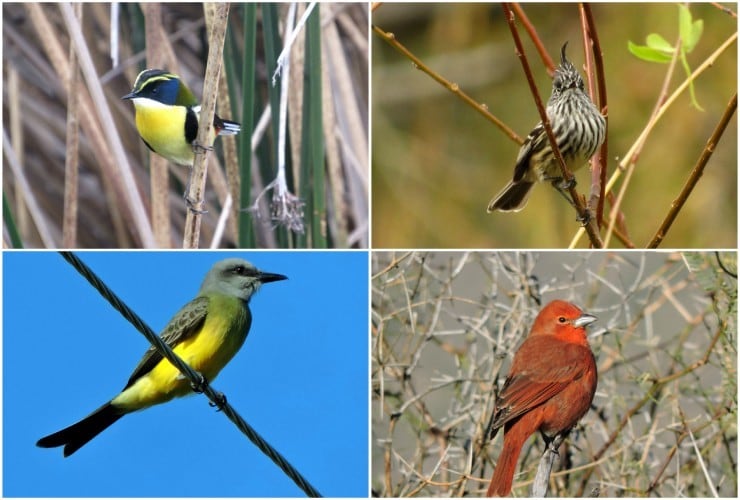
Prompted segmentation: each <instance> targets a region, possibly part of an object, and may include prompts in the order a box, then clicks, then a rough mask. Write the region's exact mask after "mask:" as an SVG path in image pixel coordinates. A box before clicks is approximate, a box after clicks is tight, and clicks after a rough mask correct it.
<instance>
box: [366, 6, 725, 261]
mask: <svg viewBox="0 0 740 500" xmlns="http://www.w3.org/2000/svg"><path fill="white" fill-rule="evenodd" d="M522 8H523V10H524V12H525V13H526V14H527V15H528V16H529V18H530V21H531V22H532V24H533V25H534V27H535V29H536V30H537V33H538V34H539V36H540V37H541V39H542V40H543V42H544V45H545V48H546V49H547V50H548V53H549V54H550V57H551V58H553V59H554V60H555V61H558V59H559V50H560V47H561V45H562V44H563V43H564V42H565V41H568V42H569V45H568V57H569V59H570V60H571V61H572V62H573V63H574V64H575V65H576V67H577V68H578V69H579V70H580V71H581V74H582V75H584V73H583V64H584V53H583V41H582V40H583V37H582V35H581V25H580V17H579V11H578V7H577V5H576V4H559V3H555V4H522ZM730 8H731V9H735V8H736V5H735V4H730ZM591 9H592V12H593V16H594V20H595V24H596V29H597V30H598V37H599V40H600V43H601V47H602V51H603V56H604V64H605V73H606V86H607V96H608V116H609V130H608V144H609V150H608V151H609V153H608V164H607V165H608V167H607V168H608V176H607V178H609V177H610V176H611V174H612V173H613V172H614V170H615V167H616V165H617V163H618V161H621V160H622V159H623V155H624V154H625V153H626V152H627V151H628V149H629V148H630V147H631V146H632V144H633V143H634V142H635V140H636V139H637V137H638V136H639V134H640V133H641V132H642V131H643V129H644V127H645V125H646V123H647V120H648V118H649V117H650V115H651V113H652V111H653V108H654V107H655V104H656V101H657V100H658V98H659V96H660V91H661V88H662V86H663V81H664V78H665V75H666V71H667V69H668V65H666V64H656V63H647V62H645V61H642V60H638V59H637V58H636V57H634V56H633V55H631V54H630V53H629V52H628V51H627V42H628V41H632V42H634V43H636V44H639V45H644V44H645V37H646V36H647V35H648V34H650V33H658V34H661V35H662V36H663V37H664V38H665V39H666V40H668V41H669V42H670V43H672V44H674V43H676V40H677V38H678V7H677V6H676V5H675V4H649V3H647V4H646V3H634V4H604V3H599V4H593V5H591ZM690 10H691V13H692V15H693V18H694V19H702V20H703V23H704V30H703V35H702V37H701V39H700V41H699V43H698V45H697V46H696V48H695V49H694V51H693V52H692V53H690V54H688V56H687V58H688V64H689V66H690V68H691V69H692V70H694V69H696V68H697V67H698V66H699V65H701V64H702V63H703V62H704V61H705V60H706V58H707V57H708V56H709V55H710V54H712V53H713V52H714V51H715V50H717V48H718V47H719V46H720V45H721V44H722V43H723V42H725V41H726V40H727V39H728V38H729V37H731V36H732V35H733V34H735V33H736V31H737V19H736V17H735V16H734V15H729V14H728V13H726V12H724V11H723V10H721V9H720V8H719V7H718V6H717V5H716V4H714V5H711V4H693V3H692V4H690ZM372 22H373V24H374V25H375V26H377V27H379V28H381V29H382V30H384V31H386V32H392V33H393V34H394V35H395V37H396V39H397V40H398V41H399V42H401V43H402V44H403V45H405V46H406V47H407V48H408V49H409V50H411V52H412V53H414V54H415V55H416V56H418V57H419V58H421V60H422V61H423V62H424V63H425V64H426V65H427V66H429V67H430V68H431V69H433V70H434V71H436V72H438V73H439V74H441V75H442V76H443V77H445V78H446V79H448V80H449V81H451V82H455V83H457V84H458V85H459V86H460V89H461V90H462V91H464V92H466V93H467V94H468V95H470V96H471V97H472V98H473V99H474V100H476V101H477V102H479V103H484V104H486V105H487V106H488V108H489V110H490V112H491V113H492V114H493V115H495V116H497V117H498V118H499V119H501V120H503V122H504V123H506V124H507V125H508V126H510V127H511V128H512V129H513V130H514V131H515V132H516V133H518V134H519V135H520V136H521V137H522V138H524V137H526V136H527V134H528V133H529V131H530V130H531V129H532V128H533V127H534V125H535V124H536V123H537V122H538V121H539V115H538V114H537V109H536V107H535V105H534V101H533V99H532V96H531V93H530V90H529V86H528V85H527V82H526V79H525V77H524V73H523V70H522V67H521V64H520V62H519V59H518V58H517V57H516V56H515V53H514V44H513V41H512V38H511V33H510V31H509V28H508V26H507V24H506V22H505V20H504V17H503V13H502V10H501V7H500V5H498V4H484V3H478V4H463V3H455V4H396V3H385V4H382V5H380V6H379V7H378V8H376V9H375V10H374V11H373V14H372ZM519 32H520V36H521V38H522V39H523V43H524V48H525V52H526V53H527V55H528V60H529V63H530V66H531V68H532V71H533V74H534V77H535V79H536V82H537V86H538V89H539V92H540V95H541V97H542V99H543V101H546V100H547V99H548V98H549V96H550V93H551V80H550V78H549V77H548V75H547V71H546V69H545V67H544V66H543V64H542V62H541V60H540V58H539V57H538V55H537V54H536V52H535V50H534V46H533V44H532V43H531V41H530V40H529V38H528V37H527V35H526V33H524V30H523V28H522V27H521V25H519ZM371 40H372V45H373V51H372V66H373V69H372V96H373V98H372V118H373V121H372V124H373V129H372V138H373V141H372V163H373V177H372V181H373V203H372V207H373V208H372V210H373V213H372V221H373V233H372V235H373V247H377V248H419V247H422V248H450V247H452V248H455V247H456V248H469V247H473V248H477V247H487V248H488V247H496V248H501V247H504V248H518V247H525V248H526V247H537V248H552V247H564V246H566V245H568V244H569V242H570V240H571V238H572V237H573V235H574V233H575V231H576V229H577V228H578V223H577V222H576V221H575V211H574V210H573V209H572V208H571V207H570V206H569V205H568V204H567V203H566V202H565V201H564V200H563V199H562V197H561V196H560V195H559V194H558V193H557V192H556V191H555V190H554V189H552V188H551V187H550V186H548V185H539V186H536V187H535V189H534V192H533V194H532V197H531V198H530V201H529V204H528V205H527V207H526V208H525V209H524V210H523V211H522V212H519V213H494V214H487V213H486V206H487V204H488V202H489V201H490V200H491V198H492V197H493V196H494V195H495V194H497V193H498V192H499V190H501V188H502V187H503V186H504V185H505V184H506V183H507V182H508V181H509V180H510V179H511V176H512V172H513V167H514V162H515V159H516V156H517V153H518V151H519V145H518V144H517V143H515V142H514V141H512V140H511V139H510V138H508V137H507V136H505V135H504V134H503V133H502V132H501V131H500V130H499V129H498V128H496V127H495V126H494V125H493V124H491V123H490V122H489V121H487V120H486V119H485V118H483V117H482V115H480V114H479V113H478V112H476V111H475V110H474V109H473V108H471V107H470V106H468V105H466V104H465V103H464V102H463V101H462V100H460V99H459V98H457V97H456V96H455V95H453V94H452V93H450V92H449V91H447V90H446V89H444V88H443V87H442V86H441V85H439V84H437V83H436V82H434V81H433V80H432V79H431V78H430V77H429V76H427V75H426V74H424V73H422V72H421V71H418V70H417V69H415V68H414V66H413V64H412V63H411V62H410V61H409V60H408V59H407V58H405V57H403V56H402V55H401V54H400V53H399V52H397V51H396V50H395V49H394V48H392V47H391V46H390V45H388V44H387V43H386V42H385V41H384V40H383V39H382V38H381V37H379V36H378V35H377V34H375V33H373V34H372V36H371ZM685 79H686V73H685V72H684V70H683V69H682V67H681V65H680V64H678V65H677V66H676V69H675V72H674V74H673V78H672V79H671V81H670V83H669V84H668V93H669V94H670V93H672V92H673V90H675V89H676V88H677V87H678V85H680V83H682V82H683V81H684V80H685ZM736 92H737V44H736V43H732V44H731V45H730V46H729V49H727V50H726V51H724V52H723V53H722V54H721V55H720V56H719V58H718V59H717V60H716V62H715V64H714V65H713V66H712V67H711V69H710V70H709V71H706V72H704V73H703V74H702V75H700V76H699V78H698V79H697V80H696V81H695V93H696V99H697V101H698V102H699V104H700V105H701V106H702V107H703V108H704V111H698V110H697V109H696V108H694V107H692V106H691V103H690V98H689V93H688V91H686V92H684V93H683V94H682V95H681V96H680V97H679V99H678V101H677V102H676V103H675V104H674V105H673V106H672V107H671V108H670V109H669V110H668V112H667V113H666V114H665V116H664V117H663V118H662V120H661V121H660V122H659V123H658V124H657V126H656V127H655V129H654V130H653V131H652V133H651V134H650V135H649V137H648V140H647V143H646V144H645V147H644V149H643V152H642V154H641V155H640V157H639V158H638V160H637V166H636V170H635V173H634V176H633V177H632V180H631V182H630V184H629V186H628V188H627V190H626V197H625V199H624V202H623V204H622V210H623V212H624V217H625V225H626V227H627V229H628V232H629V237H630V238H631V240H632V241H633V243H634V244H635V246H637V247H640V246H643V247H644V246H645V245H646V244H647V242H648V241H649V240H650V238H651V237H652V236H653V234H654V233H655V231H656V230H657V229H658V227H659V225H660V222H661V221H662V220H663V218H664V216H665V214H666V213H667V211H668V209H669V208H670V205H671V203H672V202H673V200H674V199H675V198H676V197H677V195H678V193H679V191H680V189H681V187H682V186H683V184H684V182H685V181H686V179H687V177H688V175H689V173H690V171H691V169H692V167H693V166H694V164H695V163H696V161H697V159H698V158H699V156H700V154H701V152H702V150H703V148H704V146H705V144H706V142H707V140H708V138H709V137H710V135H711V134H712V131H713V130H714V128H715V127H716V126H717V123H718V122H719V120H720V117H721V116H722V114H723V112H724V110H725V109H726V107H727V105H728V103H729V101H730V99H731V97H732V96H733V94H736ZM576 178H577V180H578V191H579V192H580V193H581V194H588V189H589V185H590V177H589V172H587V170H586V168H584V169H582V170H580V171H578V172H577V173H576ZM623 179H624V177H622V178H621V179H620V180H619V182H618V183H617V189H619V188H620V187H621V185H622V182H623ZM606 207H607V209H608V207H609V205H608V204H607V205H606ZM605 213H606V211H605ZM736 242H737V118H736V115H735V116H733V117H732V119H731V122H730V124H729V126H728V128H727V130H726V131H725V133H724V135H723V137H722V139H721V140H720V142H719V144H718V145H717V147H716V149H715V152H714V155H713V156H712V158H711V159H710V161H709V163H708V165H707V168H706V171H705V173H704V176H703V177H702V178H701V179H700V181H699V183H698V185H697V187H696V189H695V190H694V192H693V193H692V194H691V196H690V198H689V200H688V203H687V204H686V206H685V207H684V208H683V210H682V211H681V212H680V214H679V215H678V218H677V219H676V221H675V223H674V225H673V227H672V228H671V230H670V232H669V233H668V235H667V237H666V238H665V241H664V242H663V246H664V247H669V248H675V247H690V248H693V247H699V248H734V247H735V245H736ZM587 245H588V241H587V239H585V238H584V239H581V241H580V243H579V246H581V247H585V246H587ZM611 245H612V246H617V247H620V246H622V244H621V243H620V242H619V241H616V240H612V244H611Z"/></svg>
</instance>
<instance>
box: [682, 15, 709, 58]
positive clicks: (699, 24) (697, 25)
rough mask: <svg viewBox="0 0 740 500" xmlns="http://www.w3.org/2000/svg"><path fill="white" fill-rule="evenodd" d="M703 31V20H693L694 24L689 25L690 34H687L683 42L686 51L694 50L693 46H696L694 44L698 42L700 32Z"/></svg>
mask: <svg viewBox="0 0 740 500" xmlns="http://www.w3.org/2000/svg"><path fill="white" fill-rule="evenodd" d="M703 32H704V20H703V19H697V20H696V21H694V24H692V25H691V34H690V35H689V38H688V39H687V40H686V42H685V43H684V46H685V48H686V52H687V53H690V52H691V51H692V50H694V47H696V44H698V43H699V39H700V38H701V34H702V33H703Z"/></svg>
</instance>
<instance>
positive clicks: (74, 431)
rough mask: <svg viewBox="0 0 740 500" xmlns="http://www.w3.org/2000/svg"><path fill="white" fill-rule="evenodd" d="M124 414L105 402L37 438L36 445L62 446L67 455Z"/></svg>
mask: <svg viewBox="0 0 740 500" xmlns="http://www.w3.org/2000/svg"><path fill="white" fill-rule="evenodd" d="M124 415H125V413H123V412H121V410H119V409H117V408H116V407H115V406H113V405H112V404H110V402H108V403H105V404H104V405H103V406H101V407H100V408H98V409H97V410H95V411H94V412H92V413H91V414H90V415H88V416H87V417H85V418H83V419H82V420H80V421H79V422H77V423H74V424H72V425H70V426H69V427H66V428H64V429H62V430H61V431H58V432H55V433H54V434H49V435H48V436H46V437H42V438H41V439H39V440H38V442H37V443H36V446H40V447H41V448H56V447H57V446H64V456H65V457H68V456H70V455H71V454H72V453H74V452H75V451H77V450H79V449H80V448H82V447H83V446H84V445H85V444H87V442H88V441H90V440H91V439H92V438H94V437H95V436H97V435H98V434H100V433H101V432H103V431H104V430H105V429H107V428H108V427H110V426H111V425H112V424H113V423H114V422H116V421H117V420H118V419H119V418H121V417H122V416H124Z"/></svg>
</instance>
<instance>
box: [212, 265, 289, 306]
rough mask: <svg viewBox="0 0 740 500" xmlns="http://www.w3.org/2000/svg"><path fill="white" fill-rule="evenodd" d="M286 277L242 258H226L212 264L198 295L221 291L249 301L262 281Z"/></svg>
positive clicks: (267, 281) (278, 279)
mask: <svg viewBox="0 0 740 500" xmlns="http://www.w3.org/2000/svg"><path fill="white" fill-rule="evenodd" d="M286 279H288V277H287V276H283V275H282V274H274V273H265V272H262V271H260V270H259V269H257V268H256V267H254V266H253V265H252V264H250V263H249V262H247V261H246V260H243V259H238V258H233V259H226V260H222V261H220V262H217V263H216V264H214V266H213V267H212V268H211V270H210V271H208V274H206V277H205V279H204V280H203V284H202V285H201V287H200V295H204V294H207V293H222V294H224V295H230V296H232V297H237V298H240V299H241V300H243V301H245V302H249V299H250V298H251V297H252V295H253V294H254V293H255V292H256V291H257V290H259V288H260V286H261V285H262V283H270V282H272V281H280V280H286Z"/></svg>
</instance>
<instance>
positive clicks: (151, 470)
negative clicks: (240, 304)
mask: <svg viewBox="0 0 740 500" xmlns="http://www.w3.org/2000/svg"><path fill="white" fill-rule="evenodd" d="M77 255H79V256H80V257H81V259H82V260H83V261H84V262H85V263H86V264H87V265H88V266H90V267H91V268H92V269H93V271H94V272H95V273H97V274H98V276H99V277H100V278H102V279H103V280H104V281H105V282H106V284H107V285H108V286H109V287H111V288H112V289H113V291H114V292H115V293H117V294H118V295H119V297H120V298H122V299H123V300H124V301H125V302H126V303H127V304H128V305H129V306H130V307H131V308H132V309H133V310H134V311H136V312H137V313H138V314H139V315H140V316H141V317H142V318H143V319H144V321H145V322H147V323H148V324H149V326H151V327H152V328H153V329H154V330H155V331H157V332H159V331H161V329H162V328H163V327H164V325H165V324H166V323H167V321H168V320H169V319H170V318H171V317H172V315H173V314H174V313H175V312H177V310H178V309H179V308H180V307H182V306H183V305H184V304H185V303H187V302H188V301H189V300H191V299H192V298H193V297H195V295H196V294H197V291H198V288H199V287H200V284H201V281H202V279H203V277H204V276H205V274H206V272H207V271H208V270H209V269H210V268H211V266H212V265H213V264H214V263H215V262H217V261H218V260H221V259H224V258H228V257H234V256H237V257H242V258H245V259H246V260H248V261H250V262H252V263H253V264H255V265H256V266H257V267H258V268H259V269H260V270H263V271H268V272H275V273H281V274H285V275H287V276H288V278H289V279H288V280H287V281H280V282H275V283H267V284H265V285H264V286H263V287H262V289H261V290H260V291H259V292H258V293H257V295H256V296H255V297H253V298H252V301H251V306H250V307H251V310H252V315H253V322H252V328H251V330H250V333H249V337H248V338H247V340H246V342H245V344H244V347H243V348H242V350H241V351H240V352H239V353H238V354H237V355H236V357H235V358H234V359H233V360H232V361H231V363H230V364H229V365H228V366H227V367H226V368H224V370H223V371H222V372H221V374H220V375H219V376H218V378H217V379H216V380H215V381H214V382H213V384H212V385H213V387H214V388H215V389H216V390H217V391H221V392H223V393H224V394H225V395H226V396H227V399H228V401H229V403H230V404H231V405H232V406H234V408H235V409H236V410H237V412H239V413H240V414H241V416H242V417H243V418H244V419H245V420H246V421H247V422H248V423H250V424H251V425H252V426H253V427H254V428H255V429H256V430H257V432H259V433H260V434H261V436H262V437H263V438H264V439H265V440H266V441H267V442H269V443H270V444H271V445H272V446H273V447H275V448H276V449H277V450H278V451H279V452H280V453H282V454H283V456H284V457H285V458H286V459H287V460H288V461H289V462H290V463H291V464H292V465H293V466H294V467H296V468H297V469H298V470H299V471H300V472H301V473H302V474H303V475H304V476H305V477H306V478H307V479H308V481H309V482H310V483H311V484H312V485H313V486H314V487H315V488H316V489H318V491H319V492H320V493H321V494H322V495H324V496H334V497H336V496H342V497H348V496H349V497H351V496H362V497H364V496H367V494H368V491H367V484H368V482H367V481H368V480H367V474H368V450H367V446H368V408H367V405H368V387H369V384H368V352H367V349H368V335H369V333H368V325H369V321H368V297H367V292H368V282H367V281H368V268H367V264H368V258H367V253H365V252H305V251H304V252H236V251H235V252H204V251H198V252H183V251H178V252H79V253H78V254H77ZM3 314H4V315H3V452H4V454H3V496H39V497H43V496H104V497H110V496H124V497H136V496H147V497H173V496H190V497H192V496H201V497H203V496H205V497H220V496H240V497H300V496H304V495H303V493H302V492H301V491H300V490H299V489H298V487H297V486H295V485H294V484H293V482H292V481H291V480H290V479H289V478H287V477H286V476H285V475H284V474H283V473H282V471H280V469H279V468H278V467H277V466H276V465H275V464H273V463H272V462H271V461H270V460H269V459H268V458H267V457H265V456H264V455H263V454H262V453H261V452H260V451H259V450H257V448H256V447H255V446H254V445H253V444H252V443H251V442H250V441H248V440H247V439H246V438H245V437H244V436H243V435H242V434H241V433H240V432H239V431H238V430H237V429H236V428H235V427H234V426H233V424H232V423H231V422H230V421H229V420H228V419H227V418H226V417H224V416H223V415H221V414H220V413H217V412H216V411H215V409H213V408H211V407H209V405H208V400H207V398H206V397H205V396H202V395H194V396H189V397H185V398H180V399H177V400H174V401H172V402H169V403H167V404H164V405H159V406H155V407H152V408H149V409H147V410H144V411H141V412H137V413H133V414H130V415H126V416H125V417H124V418H122V419H121V420H119V421H118V422H116V423H115V424H113V425H112V426H111V427H110V428H108V429H107V430H105V431H103V433H102V434H100V435H99V436H98V437H96V438H95V439H93V440H92V441H91V442H90V443H88V444H87V445H85V446H84V447H83V448H81V449H80V450H79V451H77V452H76V453H75V454H74V455H72V456H71V457H68V458H63V457H62V450H61V448H54V449H42V448H37V447H36V446H35V443H36V441H37V440H38V439H39V438H41V437H42V436H45V435H47V434H50V433H52V432H55V431H57V430H59V429H61V428H63V427H66V426H68V425H70V424H72V423H74V422H76V421H77V420H79V419H81V418H82V417H84V416H86V415H87V414H88V413H90V412H91V411H93V410H95V409H96V408H97V407H98V406H100V405H101V404H103V403H104V402H106V401H108V400H109V399H111V398H112V397H113V396H115V395H116V394H117V393H118V392H119V391H120V390H121V389H122V388H123V386H124V385H125V383H126V381H127V380H128V377H129V375H130V373H131V371H132V370H133V368H134V366H136V364H137V362H138V361H139V359H140V357H141V355H142V354H143V353H144V351H145V350H146V349H147V347H148V345H149V344H148V342H147V341H146V339H145V338H144V337H143V336H142V335H141V334H140V333H138V332H137V331H136V330H135V329H134V328H133V327H132V326H130V325H129V324H128V323H127V322H126V321H125V320H124V319H123V318H122V317H121V316H120V315H119V313H118V312H116V311H115V310H114V309H113V308H112V307H111V306H110V305H109V304H108V303H107V302H106V301H105V300H104V299H103V298H101V297H100V296H99V295H98V293H97V292H96V291H95V290H93V289H92V287H91V286H90V285H89V284H87V282H86V281H85V280H84V279H83V278H82V277H81V276H80V275H78V274H77V272H76V271H75V270H74V269H73V268H72V267H71V266H70V265H69V264H67V262H66V261H65V260H64V259H62V257H61V256H60V255H59V254H57V253H52V252H3Z"/></svg>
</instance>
